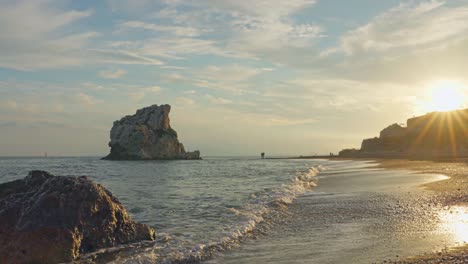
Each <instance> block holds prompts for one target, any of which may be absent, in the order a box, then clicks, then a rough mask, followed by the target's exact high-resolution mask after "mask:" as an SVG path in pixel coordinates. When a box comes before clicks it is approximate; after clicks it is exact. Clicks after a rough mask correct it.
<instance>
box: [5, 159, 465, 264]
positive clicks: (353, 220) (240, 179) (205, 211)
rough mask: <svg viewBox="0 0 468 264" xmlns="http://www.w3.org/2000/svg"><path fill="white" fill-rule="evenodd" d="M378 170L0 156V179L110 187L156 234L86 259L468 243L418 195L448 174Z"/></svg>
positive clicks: (365, 253)
mask: <svg viewBox="0 0 468 264" xmlns="http://www.w3.org/2000/svg"><path fill="white" fill-rule="evenodd" d="M375 165H376V164H375V163H374V162H371V161H350V160H341V161H339V160H325V159H324V160H312V159H259V158H257V157H205V158H204V159H203V160H197V161H190V160H178V161H105V160H101V159H100V158H99V157H48V158H17V157H10V158H8V157H3V158H0V183H3V182H8V181H12V180H16V179H21V178H24V177H26V176H27V174H28V172H29V171H30V170H45V171H48V172H50V173H52V174H54V175H66V176H82V175H86V176H89V177H90V178H91V179H92V180H94V181H96V182H98V183H100V184H102V185H103V186H104V187H106V188H107V189H109V190H110V191H111V192H112V194H113V195H114V196H116V197H117V198H118V199H119V200H120V202H121V203H122V204H123V205H124V206H125V207H126V209H127V211H128V212H129V214H130V215H131V217H132V218H133V220H135V221H138V222H141V223H145V224H148V225H150V226H152V227H153V228H154V229H155V230H156V232H157V239H156V241H153V242H140V243H135V244H130V245H122V246H118V247H115V248H109V249H102V250H99V251H98V252H93V253H90V254H87V255H84V256H82V257H81V259H80V261H82V262H86V263H255V264H261V263H265V264H266V263H381V262H383V261H385V260H398V259H402V258H405V257H409V256H414V255H418V254H421V253H425V252H433V251H438V250H443V249H444V248H447V247H451V246H456V245H461V244H463V243H465V242H466V241H467V240H468V234H467V235H466V236H463V235H462V236H460V232H461V231H460V230H459V229H457V228H465V227H466V228H468V223H467V226H462V227H459V226H457V225H456V224H455V223H452V222H454V221H456V220H453V219H452V218H450V217H449V216H450V214H453V212H452V210H453V209H451V208H447V207H444V206H443V204H442V203H441V202H440V200H439V198H438V196H437V195H435V194H433V193H431V192H430V191H425V190H424V188H423V187H421V185H422V184H424V183H428V182H431V181H436V180H441V179H444V178H446V176H444V175H437V174H417V173H414V172H410V171H405V170H398V171H391V170H383V169H380V168H377V167H376V166H375ZM451 221H452V222H451ZM465 232H466V231H465Z"/></svg>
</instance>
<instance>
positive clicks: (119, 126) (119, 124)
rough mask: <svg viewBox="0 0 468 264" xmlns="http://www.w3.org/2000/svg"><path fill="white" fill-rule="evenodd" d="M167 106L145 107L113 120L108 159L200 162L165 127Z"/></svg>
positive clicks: (167, 122) (167, 117)
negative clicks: (130, 114)
mask: <svg viewBox="0 0 468 264" xmlns="http://www.w3.org/2000/svg"><path fill="white" fill-rule="evenodd" d="M170 111H171V106H170V105H161V106H157V105H152V106H149V107H145V108H143V109H140V110H138V111H137V112H136V114H134V115H132V116H126V117H123V118H122V119H120V120H118V121H115V122H114V125H113V127H112V129H111V132H110V138H111V141H110V142H109V147H111V152H110V154H109V155H108V156H107V157H105V158H104V159H109V160H155V159H200V152H199V151H194V152H186V151H185V149H184V145H182V143H180V142H179V140H178V139H177V133H176V132H175V131H174V130H173V129H172V128H171V126H170V124H169V112H170Z"/></svg>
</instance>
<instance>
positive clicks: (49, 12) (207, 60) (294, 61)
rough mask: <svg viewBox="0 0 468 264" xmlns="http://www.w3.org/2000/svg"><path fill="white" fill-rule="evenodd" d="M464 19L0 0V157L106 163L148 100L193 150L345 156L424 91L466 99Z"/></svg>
mask: <svg viewBox="0 0 468 264" xmlns="http://www.w3.org/2000/svg"><path fill="white" fill-rule="evenodd" d="M466 21H468V0H453V1H441V0H429V1H428V0H426V1H397V0H385V1H375V0H347V1H342V0H340V1H338V0H288V1H283V0H253V1H252V0H249V1H246V0H197V1H184V0H158V1H150V0H132V1H123V0H106V1H94V0H81V1H71V0H31V1H25V0H18V1H12V0H11V1H10V0H0V156H23V155H24V156H34V155H43V154H44V152H47V153H48V154H49V156H52V155H58V156H70V155H73V156H75V155H105V154H107V153H108V152H109V147H108V146H107V144H108V142H109V131H110V129H111V127H112V123H113V121H115V120H118V119H120V118H121V117H122V116H125V115H129V114H133V113H135V111H136V110H137V109H139V108H142V107H145V106H149V105H153V104H158V105H160V104H170V105H171V106H172V111H171V115H170V118H171V126H172V127H173V128H174V129H175V130H176V131H177V132H178V134H179V140H180V141H181V142H182V143H183V144H184V145H185V147H186V149H188V150H195V149H199V150H200V151H201V152H202V155H204V156H210V155H257V154H259V153H260V152H266V154H267V155H312V154H322V153H329V152H335V153H336V152H338V151H339V150H341V149H343V148H352V147H359V146H360V143H361V140H362V139H363V138H368V137H374V136H377V135H378V133H379V131H380V130H381V129H383V128H384V127H386V126H388V125H390V124H393V123H405V122H406V119H407V118H409V117H412V116H414V115H418V114H422V112H421V108H418V107H417V106H418V105H424V104H426V105H427V101H428V100H429V99H427V98H428V96H429V95H428V94H429V91H430V89H431V87H433V86H434V84H435V83H441V81H442V82H445V83H447V81H448V82H451V83H456V84H457V85H458V86H459V87H457V89H459V90H460V91H461V92H460V93H461V94H460V96H463V98H464V97H465V96H467V98H468V88H467V89H465V85H466V84H468V75H467V74H466V69H468V23H467V22H466ZM463 106H466V100H463ZM429 110H430V109H429Z"/></svg>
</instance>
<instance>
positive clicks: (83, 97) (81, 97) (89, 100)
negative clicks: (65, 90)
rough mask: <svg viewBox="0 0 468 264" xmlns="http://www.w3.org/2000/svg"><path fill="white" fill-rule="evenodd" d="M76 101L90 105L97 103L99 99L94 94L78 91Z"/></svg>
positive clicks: (86, 105) (83, 104)
mask: <svg viewBox="0 0 468 264" xmlns="http://www.w3.org/2000/svg"><path fill="white" fill-rule="evenodd" d="M75 99H76V101H77V102H78V103H79V104H81V105H82V106H84V107H90V106H93V105H95V104H96V103H97V102H98V101H97V100H96V98H94V97H93V96H90V95H87V94H85V93H82V92H80V93H78V94H77V95H76V96H75Z"/></svg>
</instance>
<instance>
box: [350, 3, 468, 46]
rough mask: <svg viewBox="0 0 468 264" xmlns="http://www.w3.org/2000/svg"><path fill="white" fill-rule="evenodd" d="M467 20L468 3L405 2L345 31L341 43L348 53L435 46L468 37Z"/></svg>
mask: <svg viewBox="0 0 468 264" xmlns="http://www.w3.org/2000/svg"><path fill="white" fill-rule="evenodd" d="M467 20H468V7H466V6H459V7H449V6H447V4H446V2H445V1H439V0H431V1H423V2H421V3H418V4H414V2H410V3H403V4H400V5H399V6H397V7H395V8H392V9H390V10H389V11H386V12H384V13H383V14H381V15H379V16H377V17H375V18H374V19H373V20H372V21H370V22H369V23H368V24H366V25H364V26H361V27H359V28H357V29H354V30H352V31H350V32H348V33H347V34H345V35H344V36H343V37H342V38H341V45H342V49H343V50H344V52H345V53H346V54H348V55H352V54H356V53H364V52H388V51H391V50H395V49H398V50H399V51H402V49H406V51H408V49H409V50H412V49H420V48H427V47H433V46H437V45H441V44H445V42H447V41H454V40H460V39H463V38H465V36H466V35H467V33H468V24H467V23H466V21H467Z"/></svg>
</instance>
